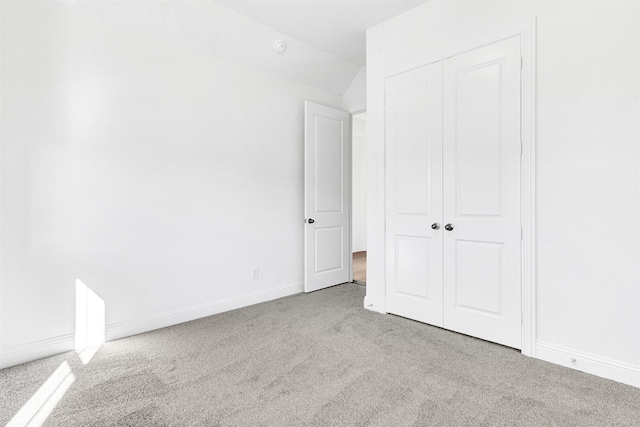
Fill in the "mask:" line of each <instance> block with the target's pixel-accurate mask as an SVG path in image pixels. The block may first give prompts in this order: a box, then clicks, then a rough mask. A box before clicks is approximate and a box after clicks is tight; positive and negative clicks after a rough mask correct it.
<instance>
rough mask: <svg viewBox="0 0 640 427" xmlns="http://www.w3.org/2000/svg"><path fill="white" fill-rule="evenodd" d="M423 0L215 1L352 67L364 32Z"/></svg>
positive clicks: (362, 55)
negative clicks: (350, 64)
mask: <svg viewBox="0 0 640 427" xmlns="http://www.w3.org/2000/svg"><path fill="white" fill-rule="evenodd" d="M426 2H427V0H280V1H273V0H218V3H220V4H222V5H224V6H226V7H229V8H231V9H233V10H235V11H236V12H238V13H240V14H242V15H244V16H246V17H248V18H251V19H253V20H255V21H258V22H260V23H262V24H264V25H266V26H268V27H271V28H272V29H274V30H276V31H278V32H280V33H283V34H286V35H288V36H291V37H293V38H296V39H298V40H299V41H302V42H304V43H307V44H309V45H311V46H313V47H315V48H317V49H319V50H322V51H324V52H326V53H329V54H331V55H333V56H336V57H338V58H341V59H343V60H345V61H349V62H351V63H353V64H356V65H360V66H362V65H365V63H366V50H365V30H366V29H367V28H370V27H373V26H375V25H377V24H379V23H381V22H384V21H386V20H388V19H390V18H393V17H394V16H397V15H399V14H401V13H403V12H406V11H407V10H409V9H412V8H414V7H416V6H419V5H421V4H423V3H426Z"/></svg>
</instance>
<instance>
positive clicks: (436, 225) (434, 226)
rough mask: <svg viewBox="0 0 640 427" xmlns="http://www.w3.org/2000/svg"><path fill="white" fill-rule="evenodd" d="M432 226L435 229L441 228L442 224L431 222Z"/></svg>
mask: <svg viewBox="0 0 640 427" xmlns="http://www.w3.org/2000/svg"><path fill="white" fill-rule="evenodd" d="M431 228H433V229H434V230H440V224H438V223H437V222H434V223H433V224H431Z"/></svg>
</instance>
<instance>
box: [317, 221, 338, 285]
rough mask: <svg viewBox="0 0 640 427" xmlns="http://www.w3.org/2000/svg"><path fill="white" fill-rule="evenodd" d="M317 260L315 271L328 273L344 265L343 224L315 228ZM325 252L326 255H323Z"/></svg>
mask: <svg viewBox="0 0 640 427" xmlns="http://www.w3.org/2000/svg"><path fill="white" fill-rule="evenodd" d="M314 231H315V241H316V248H315V253H316V262H315V264H316V265H315V272H316V274H318V273H328V272H330V271H336V270H340V269H342V268H343V267H344V263H343V262H342V261H343V259H344V256H343V255H344V254H343V248H342V242H343V240H344V232H343V228H342V226H338V227H323V228H320V227H317V228H316V229H315V230H314ZM323 254H325V255H324V256H322V255H323Z"/></svg>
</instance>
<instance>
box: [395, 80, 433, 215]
mask: <svg viewBox="0 0 640 427" xmlns="http://www.w3.org/2000/svg"><path fill="white" fill-rule="evenodd" d="M430 94H431V82H430V81H428V80H427V81H425V82H420V84H419V85H415V86H411V87H408V88H405V89H403V90H402V91H401V92H399V93H398V94H397V97H398V102H397V106H398V110H397V111H396V112H395V114H394V117H393V118H392V120H394V122H395V123H393V129H395V130H396V131H397V142H398V144H397V145H396V147H395V158H396V164H397V167H396V169H395V170H396V174H397V176H396V181H395V191H396V192H397V197H396V213H397V214H400V215H402V214H406V215H420V214H424V215H429V214H430V212H431V209H430V200H431V187H430V184H431V168H430V166H431V165H430V162H429V158H430V151H431V150H430V148H431V146H430V145H429V144H425V135H428V132H429V129H428V122H427V120H425V118H426V117H429V103H428V102H424V100H425V99H429V97H430ZM416 159H419V161H418V162H417V161H416Z"/></svg>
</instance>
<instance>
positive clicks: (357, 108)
mask: <svg viewBox="0 0 640 427" xmlns="http://www.w3.org/2000/svg"><path fill="white" fill-rule="evenodd" d="M346 111H347V113H349V132H350V137H351V197H350V198H349V209H350V213H351V215H350V216H349V226H350V227H351V235H350V236H349V252H350V253H351V257H350V258H349V282H350V283H354V282H353V116H355V115H356V114H360V113H366V112H367V104H366V103H363V104H357V105H354V106H352V107H350V108H348V109H347V110H346Z"/></svg>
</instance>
